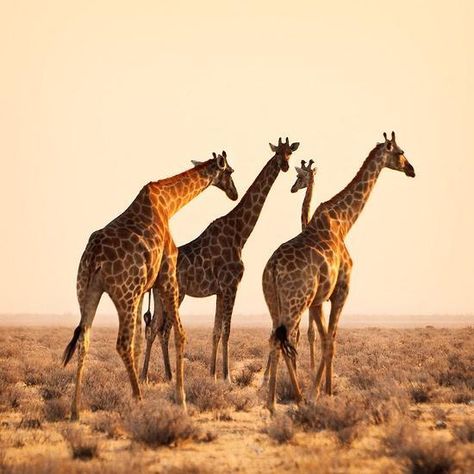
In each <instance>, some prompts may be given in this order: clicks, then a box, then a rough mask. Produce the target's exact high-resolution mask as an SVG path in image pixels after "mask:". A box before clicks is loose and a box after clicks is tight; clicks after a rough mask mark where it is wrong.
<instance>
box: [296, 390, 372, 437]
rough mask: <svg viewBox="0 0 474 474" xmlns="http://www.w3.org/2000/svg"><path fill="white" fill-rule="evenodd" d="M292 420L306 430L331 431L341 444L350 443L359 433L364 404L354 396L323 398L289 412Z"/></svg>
mask: <svg viewBox="0 0 474 474" xmlns="http://www.w3.org/2000/svg"><path fill="white" fill-rule="evenodd" d="M290 414H291V416H292V418H293V420H294V422H295V423H296V424H297V425H300V426H302V427H303V429H304V430H306V431H322V430H330V431H333V432H334V433H335V434H336V436H337V437H338V439H339V441H340V442H341V443H342V444H350V443H351V442H352V441H353V440H354V439H355V438H356V437H357V436H358V434H359V427H360V424H361V422H362V421H363V420H364V414H365V411H364V405H363V402H362V401H361V400H360V399H357V398H355V397H348V398H344V397H333V398H329V397H326V398H323V399H321V400H319V401H318V402H317V403H316V404H314V403H311V404H307V405H302V406H300V407H298V408H297V409H296V410H294V411H292V412H290Z"/></svg>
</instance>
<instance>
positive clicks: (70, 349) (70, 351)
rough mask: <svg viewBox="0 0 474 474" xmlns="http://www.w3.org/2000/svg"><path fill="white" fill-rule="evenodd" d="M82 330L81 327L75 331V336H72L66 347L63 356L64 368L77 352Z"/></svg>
mask: <svg viewBox="0 0 474 474" xmlns="http://www.w3.org/2000/svg"><path fill="white" fill-rule="evenodd" d="M81 331H82V328H81V326H80V325H79V326H77V328H76V329H75V330H74V335H73V336H72V339H71V342H70V343H69V344H68V345H67V346H66V349H65V350H64V354H63V366H64V367H66V365H67V363H68V362H69V361H70V360H71V358H72V356H73V355H74V352H75V351H76V345H77V341H78V339H79V336H80V335H81Z"/></svg>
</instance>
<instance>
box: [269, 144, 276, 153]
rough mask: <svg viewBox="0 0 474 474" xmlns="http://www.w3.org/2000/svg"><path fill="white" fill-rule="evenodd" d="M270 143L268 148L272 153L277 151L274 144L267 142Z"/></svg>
mask: <svg viewBox="0 0 474 474" xmlns="http://www.w3.org/2000/svg"><path fill="white" fill-rule="evenodd" d="M269 145H270V150H272V151H273V152H274V153H275V152H276V151H277V147H276V146H275V145H272V144H271V143H269Z"/></svg>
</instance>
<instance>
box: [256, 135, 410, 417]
mask: <svg viewBox="0 0 474 474" xmlns="http://www.w3.org/2000/svg"><path fill="white" fill-rule="evenodd" d="M384 136H385V142H384V143H380V144H377V146H376V147H375V148H374V149H373V150H372V151H371V152H370V154H369V156H368V157H367V159H366V160H365V161H364V163H363V165H362V167H361V168H360V170H359V171H358V173H357V174H356V176H355V177H354V179H353V180H352V181H351V182H350V183H349V184H348V186H346V188H344V189H343V190H342V191H341V192H340V193H338V194H336V195H335V196H334V197H333V198H332V199H330V200H329V201H327V202H324V203H322V204H320V205H319V206H318V208H317V209H316V211H315V213H314V215H313V217H312V218H311V220H310V222H309V223H308V225H307V226H306V228H305V229H304V230H303V231H302V232H301V233H300V234H298V235H297V236H296V237H294V238H293V239H291V240H289V241H288V242H285V243H284V244H282V245H281V246H280V247H279V248H278V249H277V250H276V251H275V252H274V253H273V255H272V256H271V257H270V260H269V261H268V263H267V265H266V266H265V269H264V272H263V279H262V284H263V292H264V295H265V300H266V303H267V306H268V308H269V311H270V315H271V317H272V321H273V331H272V335H271V337H270V358H271V360H270V371H269V372H270V376H269V387H268V398H267V407H268V408H269V410H270V411H272V412H273V410H274V407H275V384H276V371H277V366H278V360H279V355H280V351H281V350H282V349H283V351H282V352H283V356H284V359H285V362H286V366H287V368H288V371H289V375H290V379H291V381H292V384H293V388H294V391H295V395H296V399H297V401H301V400H302V394H301V390H300V387H299V384H298V380H297V376H296V370H295V369H296V352H295V351H294V350H291V351H289V350H285V348H288V347H290V348H292V349H294V347H295V346H296V343H297V335H298V330H299V324H300V319H301V315H302V313H303V312H304V311H305V310H306V309H308V308H309V311H310V317H311V318H312V319H313V320H314V322H315V323H316V327H317V329H318V332H319V335H320V339H321V349H322V357H321V362H320V365H319V367H318V370H317V371H316V373H315V377H314V385H313V390H312V391H313V395H314V396H318V394H319V389H320V384H321V380H322V376H323V374H324V372H325V374H326V393H327V394H332V364H333V356H334V347H335V337H336V331H337V326H338V320H339V316H340V313H341V310H342V308H343V306H344V303H345V301H346V298H347V295H348V292H349V283H350V274H351V269H352V259H351V257H350V255H349V252H348V250H347V248H346V245H345V243H344V239H345V237H346V235H347V233H348V232H349V230H350V228H351V227H352V225H353V224H354V222H355V221H356V220H357V218H358V217H359V215H360V213H361V212H362V209H363V208H364V206H365V203H366V202H367V199H368V197H369V195H370V193H371V191H372V189H373V187H374V185H375V182H376V181H377V178H378V176H379V174H380V172H381V171H382V169H383V168H385V167H387V168H391V169H394V170H397V171H402V172H404V173H405V174H406V175H407V176H414V175H415V173H414V169H413V167H412V166H411V164H410V163H409V162H408V161H407V159H406V158H405V156H404V154H403V151H402V150H401V149H400V148H399V147H398V145H397V144H396V142H395V134H394V133H393V132H392V139H391V140H389V139H387V137H386V135H385V134H384ZM328 300H329V301H330V302H331V312H330V316H329V324H328V325H327V324H326V321H325V317H324V315H323V311H322V305H323V303H324V302H325V301H328ZM285 339H286V344H285V343H284V340H285Z"/></svg>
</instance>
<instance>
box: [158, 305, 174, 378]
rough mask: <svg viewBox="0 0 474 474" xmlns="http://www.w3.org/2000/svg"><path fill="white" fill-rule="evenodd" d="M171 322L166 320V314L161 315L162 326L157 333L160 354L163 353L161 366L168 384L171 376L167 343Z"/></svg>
mask: <svg viewBox="0 0 474 474" xmlns="http://www.w3.org/2000/svg"><path fill="white" fill-rule="evenodd" d="M172 324H173V321H172V320H171V319H170V318H168V316H167V315H166V314H163V326H162V328H161V329H160V331H159V336H160V345H161V352H162V353H163V364H164V367H165V376H166V379H167V380H168V382H171V380H173V374H172V372H171V363H170V352H169V342H170V335H171V328H172Z"/></svg>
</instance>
